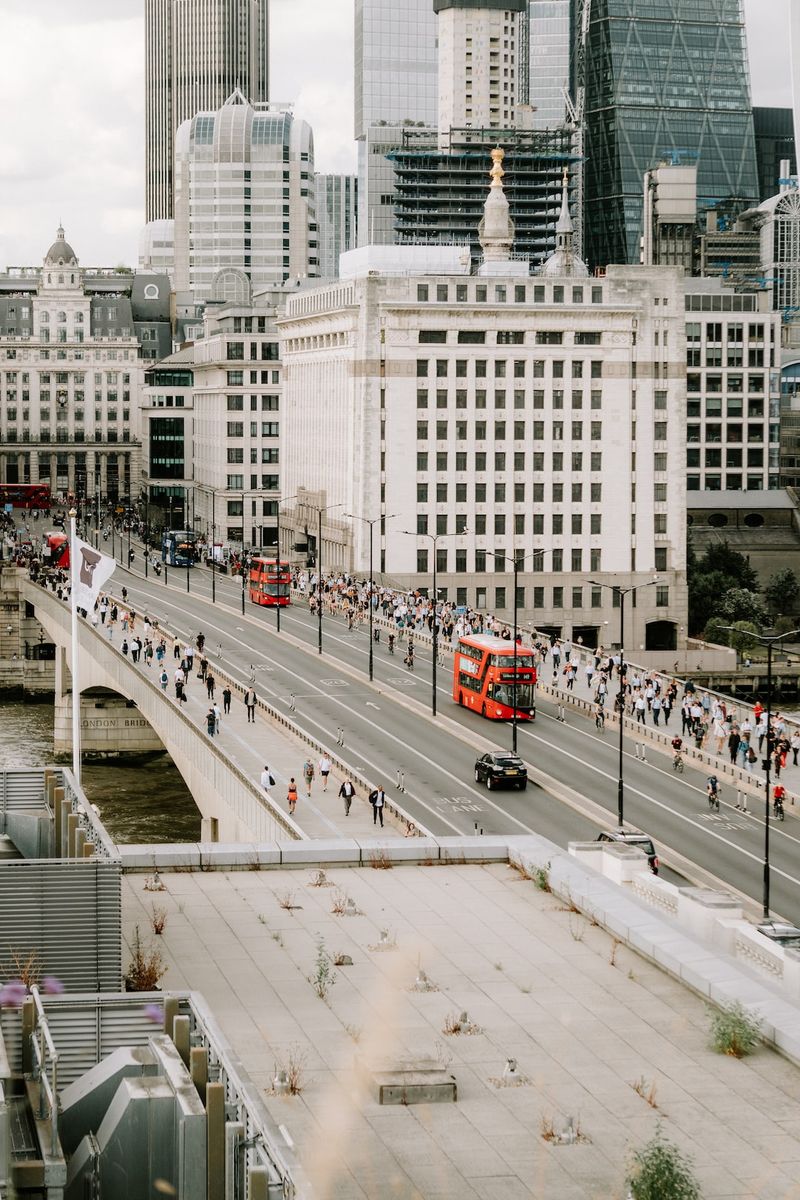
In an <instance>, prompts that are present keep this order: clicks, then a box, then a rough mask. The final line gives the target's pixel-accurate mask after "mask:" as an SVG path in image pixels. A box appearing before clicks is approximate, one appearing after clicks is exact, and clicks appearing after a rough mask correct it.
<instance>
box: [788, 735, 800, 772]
mask: <svg viewBox="0 0 800 1200" xmlns="http://www.w3.org/2000/svg"><path fill="white" fill-rule="evenodd" d="M789 746H790V747H791V751H792V766H793V767H796V766H797V752H798V750H800V733H798V732H797V730H796V729H795V731H794V733H793V734H792V736H791V738H790V739H789Z"/></svg>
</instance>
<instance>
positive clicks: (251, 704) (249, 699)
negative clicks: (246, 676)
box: [244, 687, 257, 724]
mask: <svg viewBox="0 0 800 1200" xmlns="http://www.w3.org/2000/svg"><path fill="white" fill-rule="evenodd" d="M256 703H257V701H256V693H255V689H254V688H251V687H249V688H248V689H247V691H246V692H245V694H244V706H245V708H246V709H247V722H248V724H250V723H251V722H254V721H255V719H256Z"/></svg>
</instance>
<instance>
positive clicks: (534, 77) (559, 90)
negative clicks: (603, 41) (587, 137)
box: [523, 0, 572, 129]
mask: <svg viewBox="0 0 800 1200" xmlns="http://www.w3.org/2000/svg"><path fill="white" fill-rule="evenodd" d="M528 20H529V30H530V32H529V43H530V50H529V61H530V87H529V94H528V101H529V103H530V106H531V108H532V109H533V126H534V129H546V128H548V127H549V126H551V125H561V124H563V122H564V120H565V104H564V90H565V89H566V90H567V91H569V89H570V74H569V73H570V45H571V42H570V38H571V29H572V5H571V3H570V0H530V9H529V18H528ZM523 69H524V64H523Z"/></svg>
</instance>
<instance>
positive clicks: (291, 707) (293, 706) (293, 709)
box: [289, 692, 297, 712]
mask: <svg viewBox="0 0 800 1200" xmlns="http://www.w3.org/2000/svg"><path fill="white" fill-rule="evenodd" d="M296 710H297V705H296V703H295V698H294V692H289V712H296Z"/></svg>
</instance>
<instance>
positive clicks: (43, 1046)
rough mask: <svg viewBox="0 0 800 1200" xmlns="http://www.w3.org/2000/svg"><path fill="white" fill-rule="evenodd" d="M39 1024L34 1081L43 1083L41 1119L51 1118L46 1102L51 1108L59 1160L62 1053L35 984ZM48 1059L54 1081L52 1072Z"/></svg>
mask: <svg viewBox="0 0 800 1200" xmlns="http://www.w3.org/2000/svg"><path fill="white" fill-rule="evenodd" d="M30 992H31V998H32V999H33V1007H34V1012H35V1013H36V1024H35V1026H34V1028H33V1031H32V1033H31V1052H32V1055H33V1064H34V1066H33V1077H34V1079H38V1081H39V1119H40V1120H42V1121H43V1120H44V1119H45V1117H46V1116H47V1112H46V1111H45V1099H47V1102H48V1104H49V1105H50V1153H51V1155H52V1156H53V1157H54V1158H55V1156H56V1155H57V1154H58V1051H57V1050H56V1046H55V1042H54V1041H53V1036H52V1034H51V1033H50V1026H49V1025H48V1023H47V1017H46V1015H45V1011H44V1005H43V1004H42V998H41V996H40V995H39V988H38V987H37V986H36V984H35V983H34V984H31V989H30ZM48 1056H49V1060H50V1061H49V1071H50V1078H49V1079H48V1077H47V1072H48Z"/></svg>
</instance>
